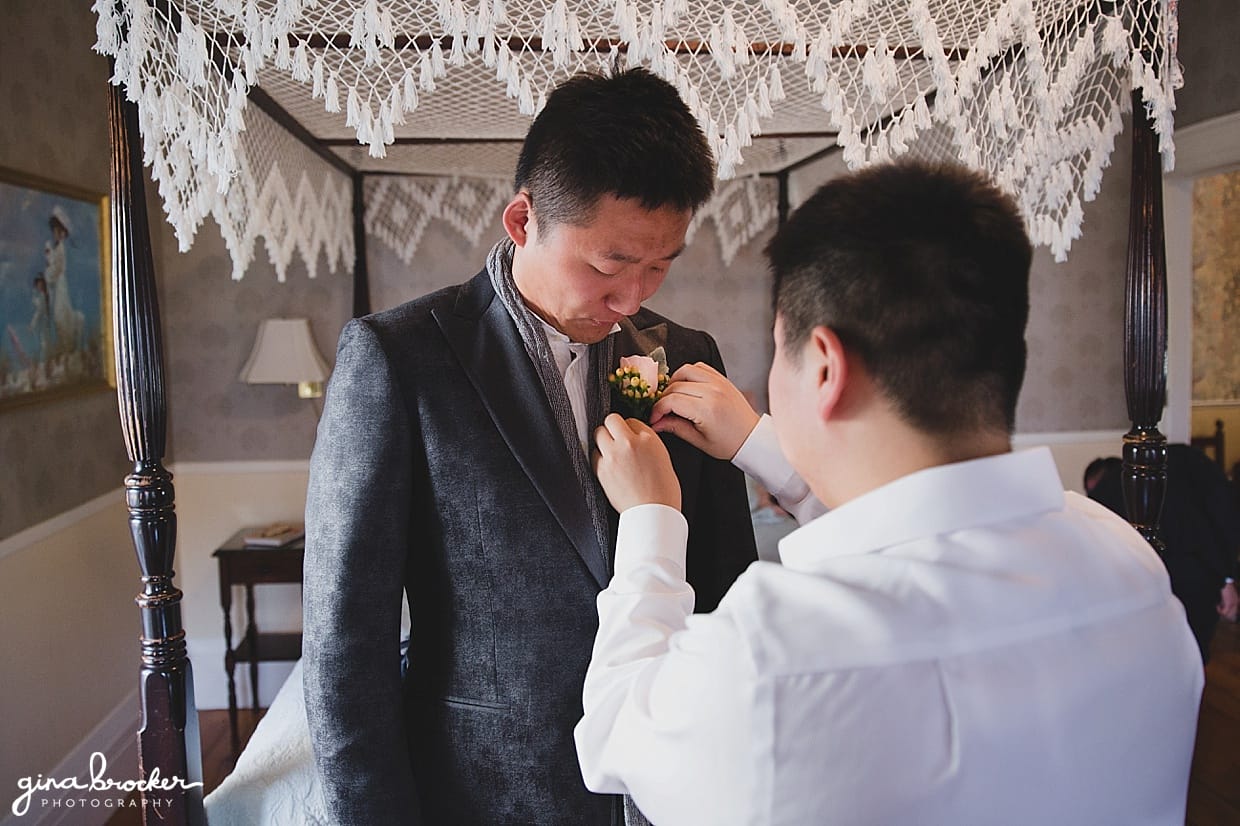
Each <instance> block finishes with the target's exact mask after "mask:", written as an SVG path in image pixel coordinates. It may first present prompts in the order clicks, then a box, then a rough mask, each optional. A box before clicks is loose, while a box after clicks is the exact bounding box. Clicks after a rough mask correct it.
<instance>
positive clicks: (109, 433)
mask: <svg viewBox="0 0 1240 826" xmlns="http://www.w3.org/2000/svg"><path fill="white" fill-rule="evenodd" d="M94 27H95V23H94V15H92V14H91V12H90V5H89V4H88V3H83V2H81V0H5V3H4V25H3V27H0V102H2V105H3V110H4V117H0V166H4V167H8V168H10V169H16V170H19V171H21V172H25V173H27V174H30V175H37V176H39V177H42V178H47V179H50V180H53V181H59V182H62V183H66V184H71V185H73V186H77V187H81V188H83V189H88V190H93V191H96V192H100V193H102V192H107V190H108V133H107V108H106V107H107V98H106V94H107V88H106V85H105V81H106V78H107V71H108V66H107V61H105V60H104V59H103V58H102V57H100V56H98V55H96V54H94V53H93V52H91V45H92V44H93V43H94V42H95V28H94ZM0 277H3V275H0ZM0 468H3V469H4V472H3V473H0V539H2V538H4V537H7V536H11V535H12V534H15V533H17V532H18V531H21V530H22V529H24V528H27V527H29V526H31V525H34V524H36V523H38V522H41V521H43V520H45V519H49V518H51V517H53V516H55V515H56V514H58V513H62V512H64V511H66V510H69V509H71V508H74V507H76V506H77V505H80V504H82V503H84V502H86V501H89V500H90V499H93V498H95V497H96V496H99V495H101V494H103V493H106V492H107V491H110V490H115V489H118V488H119V487H120V485H121V480H122V479H123V477H124V475H125V473H126V472H128V470H129V462H128V460H127V459H126V458H125V448H124V443H123V441H122V438H121V432H120V423H119V417H118V414H117V409H116V396H115V395H114V394H112V393H110V392H95V393H91V394H89V395H84V396H75V397H71V398H67V399H60V400H54V401H47V402H41V403H39V404H36V405H32V406H29V407H22V408H17V409H15V410H8V411H5V412H2V413H0Z"/></svg>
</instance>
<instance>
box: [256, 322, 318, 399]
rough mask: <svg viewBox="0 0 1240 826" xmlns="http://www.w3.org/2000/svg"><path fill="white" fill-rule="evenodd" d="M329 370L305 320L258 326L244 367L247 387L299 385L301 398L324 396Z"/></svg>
mask: <svg viewBox="0 0 1240 826" xmlns="http://www.w3.org/2000/svg"><path fill="white" fill-rule="evenodd" d="M328 373H329V370H328V369H327V362H325V361H324V360H323V357H322V356H321V355H319V348H317V347H315V346H314V338H313V336H311V334H310V322H309V321H307V320H306V319H304V318H269V319H267V320H266V321H264V322H263V323H262V324H260V325H259V327H258V337H257V338H255V339H254V349H253V350H252V351H251V352H250V357H249V359H247V360H246V362H245V366H244V367H242V368H241V380H242V381H243V382H245V383H246V384H296V385H297V392H298V395H299V396H301V397H302V398H303V399H304V398H315V397H317V396H321V395H322V394H323V382H324V381H325V380H326V379H327V376H328Z"/></svg>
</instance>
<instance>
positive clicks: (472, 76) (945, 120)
mask: <svg viewBox="0 0 1240 826" xmlns="http://www.w3.org/2000/svg"><path fill="white" fill-rule="evenodd" d="M1176 3H1177V0H821V1H819V2H812V1H811V0H761V1H755V2H745V0H600V1H599V2H584V0H422V2H418V0H156V2H151V0H97V2H96V3H95V6H94V10H95V12H96V13H97V15H98V44H97V46H96V48H97V49H98V50H99V51H101V52H103V53H104V54H107V55H109V56H111V57H113V58H115V74H114V77H113V82H115V83H117V84H121V85H123V87H124V89H125V91H126V94H127V95H128V97H129V98H130V99H131V100H134V101H136V102H137V104H138V107H139V113H140V124H141V130H142V135H143V140H144V149H145V161H146V163H147V164H148V165H149V166H150V167H151V170H152V176H153V178H154V179H155V180H156V181H157V182H158V184H159V188H160V193H161V195H162V197H163V201H164V207H165V210H166V212H167V214H168V219H169V221H170V222H171V224H172V225H173V227H174V228H175V230H176V234H177V237H178V239H179V241H180V245H181V247H182V249H187V248H188V247H189V245H190V243H191V242H192V240H193V237H194V234H195V232H196V231H197V228H198V226H199V225H200V224H201V223H202V221H203V219H204V218H205V217H206V216H208V215H211V216H213V217H214V218H215V219H216V221H217V222H218V223H219V224H220V227H221V230H222V231H223V234H224V237H225V239H226V240H227V242H228V244H229V248H230V250H231V252H232V255H233V260H234V275H235V276H236V277H240V276H241V274H242V273H244V271H245V268H246V265H247V264H248V262H249V260H250V258H251V257H252V255H253V246H254V241H255V239H256V238H258V237H264V238H265V239H266V241H267V246H268V250H269V254H270V255H271V256H272V260H273V262H274V263H275V264H276V268H277V272H278V273H280V274H281V277H282V276H283V272H284V269H285V267H286V266H287V264H288V261H289V258H290V256H291V254H292V252H293V251H294V250H296V251H298V252H299V253H300V254H301V255H302V256H303V257H304V258H305V259H306V262H307V265H308V267H309V269H310V272H311V273H313V272H314V271H315V268H316V266H317V263H316V261H317V257H318V255H319V254H320V253H323V254H325V255H326V260H327V262H328V265H329V266H331V267H332V268H333V269H334V268H336V267H338V266H340V265H344V264H345V263H346V262H347V261H348V256H347V255H346V253H347V251H349V250H351V248H352V221H351V220H349V219H348V214H349V212H350V210H351V197H352V184H351V182H350V181H349V179H348V177H347V176H346V175H345V174H344V173H342V172H340V171H339V170H338V169H336V168H334V167H333V166H332V165H330V164H328V163H326V162H324V161H323V160H322V159H321V158H319V157H318V156H317V155H315V154H314V153H312V152H309V151H304V150H301V149H299V148H298V146H297V145H296V144H297V141H296V140H295V139H293V138H292V137H291V136H290V135H288V133H287V132H285V130H284V129H283V128H282V127H280V126H278V125H276V124H275V123H274V122H273V121H270V119H268V118H266V117H265V116H263V115H262V114H261V113H258V112H257V111H256V109H255V108H254V107H247V96H248V95H249V92H250V89H251V88H252V87H254V86H259V87H261V88H262V90H263V91H264V92H265V94H266V95H267V96H269V97H270V98H271V99H272V100H274V101H275V102H276V103H277V104H278V105H279V106H280V107H282V108H283V109H285V110H286V111H287V112H289V113H290V114H291V115H292V116H293V117H294V118H296V119H297V120H298V121H299V122H300V123H301V124H302V126H304V127H305V129H306V130H308V132H309V133H310V134H311V135H313V136H314V137H315V138H317V139H319V140H320V141H321V142H322V143H324V144H325V145H327V146H330V147H331V149H332V151H333V152H335V153H336V154H337V155H338V156H339V157H341V158H342V159H344V160H345V161H346V162H347V163H348V164H349V165H350V166H352V167H353V168H355V169H358V170H360V171H396V172H405V173H418V174H422V175H427V174H431V175H436V174H437V175H440V176H445V177H446V178H448V179H454V180H455V181H456V182H455V183H452V182H449V183H447V184H438V183H434V182H427V181H421V182H413V183H404V184H399V183H384V184H381V185H368V189H367V192H368V195H367V197H368V198H370V197H387V198H392V197H398V196H399V195H400V191H401V190H402V188H404V191H405V202H406V203H412V202H416V203H421V204H423V207H422V211H421V212H418V211H417V210H414V211H412V212H410V213H408V214H409V216H410V220H414V221H416V220H424V219H427V217H428V216H430V217H441V218H443V217H445V216H448V217H447V218H445V220H450V221H451V220H453V219H452V217H451V216H453V215H457V216H459V221H460V222H459V224H457V223H454V224H453V225H454V226H457V228H458V229H459V230H460V231H461V232H463V233H468V231H469V229H468V228H469V227H472V226H476V225H477V223H478V220H479V216H478V214H477V211H478V210H480V209H481V208H482V206H484V205H486V204H487V203H489V202H490V199H492V194H491V192H492V191H493V190H495V188H496V186H497V185H494V184H491V185H486V184H483V183H475V184H471V185H469V186H466V187H464V189H462V185H461V184H460V183H459V182H460V180H462V179H463V178H465V177H471V178H482V179H495V178H497V177H501V178H507V176H508V175H509V174H510V172H511V169H512V162H511V161H512V158H513V157H515V151H516V150H515V146H516V144H515V143H511V141H516V140H519V139H520V137H521V136H522V135H523V134H524V132H525V130H526V128H527V126H528V123H529V119H530V117H532V116H533V115H534V114H535V113H536V112H538V111H539V108H540V107H541V106H542V104H543V101H544V100H545V98H546V95H547V94H548V93H549V91H550V90H551V88H552V87H553V86H554V85H555V84H556V83H557V82H559V81H560V80H562V79H563V78H565V77H567V76H568V75H570V74H571V73H573V72H575V71H578V70H581V69H595V70H597V69H602V70H604V71H606V70H609V69H610V68H611V67H613V66H616V65H630V66H631V65H642V66H646V67H648V68H650V69H651V70H652V71H654V72H655V73H657V74H658V75H660V76H661V77H663V78H665V79H667V80H668V81H669V82H671V83H673V84H674V85H675V86H676V88H677V89H678V90H679V91H680V93H681V96H682V97H683V98H684V99H685V101H686V102H687V103H688V105H689V107H690V109H691V110H692V111H693V113H694V114H695V115H696V116H697V118H698V121H699V122H700V123H701V124H702V127H703V129H704V130H705V132H706V134H707V137H708V139H709V141H710V143H711V147H712V149H713V150H714V153H715V157H716V160H717V162H718V168H719V177H720V178H722V179H725V180H726V179H731V178H738V179H739V178H746V177H752V175H754V174H757V173H772V172H778V171H780V170H781V169H784V168H786V167H787V166H789V165H790V164H791V163H793V162H795V161H796V160H798V159H800V158H804V157H805V156H807V155H810V154H812V153H813V152H814V151H817V150H818V149H820V148H821V147H824V146H827V145H830V144H833V143H838V145H839V146H840V147H841V148H842V151H843V157H844V160H845V162H846V163H847V164H848V165H849V166H851V167H857V166H860V165H863V164H867V163H872V162H875V161H881V160H884V159H887V158H892V157H896V156H899V155H902V154H904V153H906V152H910V151H912V152H915V153H917V154H919V155H923V156H926V157H933V158H954V159H957V160H959V161H961V162H963V163H965V164H968V165H970V166H973V167H977V168H980V169H984V170H986V171H987V172H989V173H990V174H991V175H993V176H994V177H995V178H996V179H997V180H998V181H999V183H1000V184H1001V185H1002V186H1003V187H1005V188H1006V189H1008V190H1009V191H1010V192H1012V193H1013V194H1014V195H1015V196H1016V197H1017V199H1018V201H1019V203H1020V206H1021V209H1022V211H1023V212H1024V215H1025V218H1026V220H1027V222H1028V225H1029V229H1030V234H1031V236H1032V237H1033V239H1034V241H1035V243H1038V244H1042V245H1045V246H1047V247H1049V248H1050V249H1051V250H1052V252H1053V253H1054V254H1055V256H1056V257H1057V258H1059V259H1061V260H1062V258H1063V257H1064V256H1066V254H1067V251H1068V249H1069V247H1070V246H1071V243H1072V240H1073V239H1074V238H1076V237H1077V236H1078V235H1079V233H1080V224H1081V215H1082V209H1081V204H1082V202H1083V201H1088V200H1090V199H1092V198H1093V197H1094V195H1095V194H1096V193H1097V191H1098V187H1099V183H1100V180H1101V175H1102V170H1103V169H1104V168H1105V167H1106V166H1107V164H1108V160H1109V157H1110V154H1111V150H1112V146H1113V144H1114V139H1115V136H1116V135H1117V134H1118V132H1119V131H1120V129H1121V115H1122V114H1123V113H1124V112H1125V111H1126V110H1127V109H1128V107H1129V106H1130V105H1131V103H1130V95H1131V93H1132V92H1133V91H1134V90H1136V91H1139V92H1140V93H1141V96H1142V99H1143V100H1144V102H1145V105H1146V107H1147V108H1148V110H1149V112H1150V114H1151V116H1152V119H1153V122H1154V124H1155V128H1156V130H1157V133H1158V135H1159V138H1160V140H1161V149H1162V153H1163V159H1164V164H1165V165H1166V166H1167V167H1170V165H1171V163H1172V159H1173V147H1172V111H1173V109H1174V97H1173V91H1172V90H1173V89H1174V88H1175V87H1176V86H1177V85H1178V83H1179V72H1178V67H1177V63H1176V61H1175V37H1176ZM764 135H765V136H767V137H763V136H764ZM772 136H773V137H772ZM428 139H449V140H447V141H441V142H439V143H432V144H430V145H428V144H427V141H428ZM504 141H509V143H505V142H504ZM347 144H351V146H350V145H347ZM358 144H361V145H362V147H364V148H359V146H358ZM759 190H760V191H762V192H774V187H772V186H763V187H750V188H749V189H748V190H746V193H747V194H745V196H744V199H749V200H750V201H751V200H752V198H753V197H755V196H754V195H753V193H755V192H757V191H759ZM466 191H468V192H470V193H472V195H469V194H466V195H465V197H466V199H467V200H468V199H470V198H472V199H473V200H471V201H469V204H468V205H467V207H466V212H465V213H462V212H461V209H462V207H461V205H460V203H459V202H453V203H449V202H447V201H443V200H436V198H446V197H448V196H450V195H451V196H452V197H454V198H459V196H461V195H462V193H463V192H466ZM740 191H741V190H737V189H735V188H731V189H728V188H721V195H722V196H723V197H724V198H726V199H729V200H728V204H730V205H731V206H726V205H725V206H718V205H716V206H715V207H714V208H713V209H714V212H713V213H712V214H713V215H714V217H715V219H716V223H717V225H718V226H723V224H720V223H719V218H720V215H724V214H725V213H728V214H732V215H739V214H741V213H740V212H737V210H738V209H739V207H737V206H736V204H737V203H740V202H741V201H743V200H744V199H740V200H738V195H737V193H738V192H740ZM436 192H439V193H441V195H439V196H437V195H435V194H434V193H436ZM375 193H381V194H380V195H376V194H375ZM394 193H395V195H394ZM411 193H415V194H411ZM416 193H420V194H416ZM411 199H412V200H411ZM428 199H429V200H428ZM454 204H455V205H454ZM454 209H455V210H456V212H455V213H454V212H453V210H454ZM743 211H744V213H745V214H747V215H753V216H765V217H764V218H763V220H770V218H771V216H772V215H773V214H774V207H773V204H772V205H771V206H770V207H769V208H766V209H763V208H753V204H752V203H749V204H748V206H745V207H744V209H743ZM708 212H710V210H708ZM367 215H368V220H367V228H368V232H374V233H375V235H376V237H381V238H382V237H385V235H384V233H385V232H386V233H387V235H388V236H394V237H395V240H394V241H393V242H392V243H395V244H397V245H398V246H396V247H394V249H397V250H398V252H399V251H400V247H399V245H402V244H403V245H404V247H405V248H407V247H408V243H409V236H410V233H409V232H408V231H407V230H408V227H407V226H391V225H392V223H393V221H392V220H391V219H390V218H382V220H376V219H377V217H379V216H382V215H383V213H382V211H380V210H377V209H374V208H372V207H368V208H367ZM726 220H731V219H730V218H728V217H727V215H725V221H726ZM754 220H757V219H756V218H755V219H754ZM383 222H386V223H387V224H388V226H387V227H386V229H385V228H384V227H383V226H381V224H382V223H383ZM750 223H751V224H752V222H750ZM415 234H416V233H415ZM750 234H752V232H751V233H750ZM723 237H724V230H722V229H721V230H720V238H721V240H722V239H723ZM730 237H731V236H730ZM414 243H415V244H416V241H415V242H414ZM724 252H725V254H727V249H726V247H725V250H724Z"/></svg>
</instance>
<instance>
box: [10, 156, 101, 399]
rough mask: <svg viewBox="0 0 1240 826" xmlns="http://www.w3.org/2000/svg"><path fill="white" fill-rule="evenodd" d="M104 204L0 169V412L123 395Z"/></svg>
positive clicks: (90, 196)
mask: <svg viewBox="0 0 1240 826" xmlns="http://www.w3.org/2000/svg"><path fill="white" fill-rule="evenodd" d="M109 239H110V235H109V232H108V199H107V196H106V195H100V194H98V193H91V192H86V191H83V190H79V189H76V188H74V187H70V186H64V185H61V184H57V183H53V182H51V181H45V180H42V179H39V178H34V177H31V176H29V175H25V174H22V173H19V172H14V171H12V170H8V169H3V168H0V410H4V409H6V408H10V407H14V406H17V405H22V404H28V403H32V402H37V401H43V400H48V399H53V398H58V397H62V396H66V395H69V394H74V393H80V392H89V391H93V390H101V389H106V388H107V387H108V386H115V380H114V378H113V376H112V371H113V367H112V347H111V335H112V324H111V301H110V298H109V290H110V276H109V262H110V252H109V250H108V242H109Z"/></svg>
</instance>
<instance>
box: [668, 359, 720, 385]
mask: <svg viewBox="0 0 1240 826" xmlns="http://www.w3.org/2000/svg"><path fill="white" fill-rule="evenodd" d="M719 378H723V376H722V375H721V374H720V372H719V371H718V370H716V369H715V368H713V367H711V366H710V365H709V364H707V363H706V362H704V361H697V362H693V363H692V364H682V365H680V367H678V368H676V372H674V373H672V376H671V379H672V381H698V382H702V381H704V382H709V381H713V380H714V379H719Z"/></svg>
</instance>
